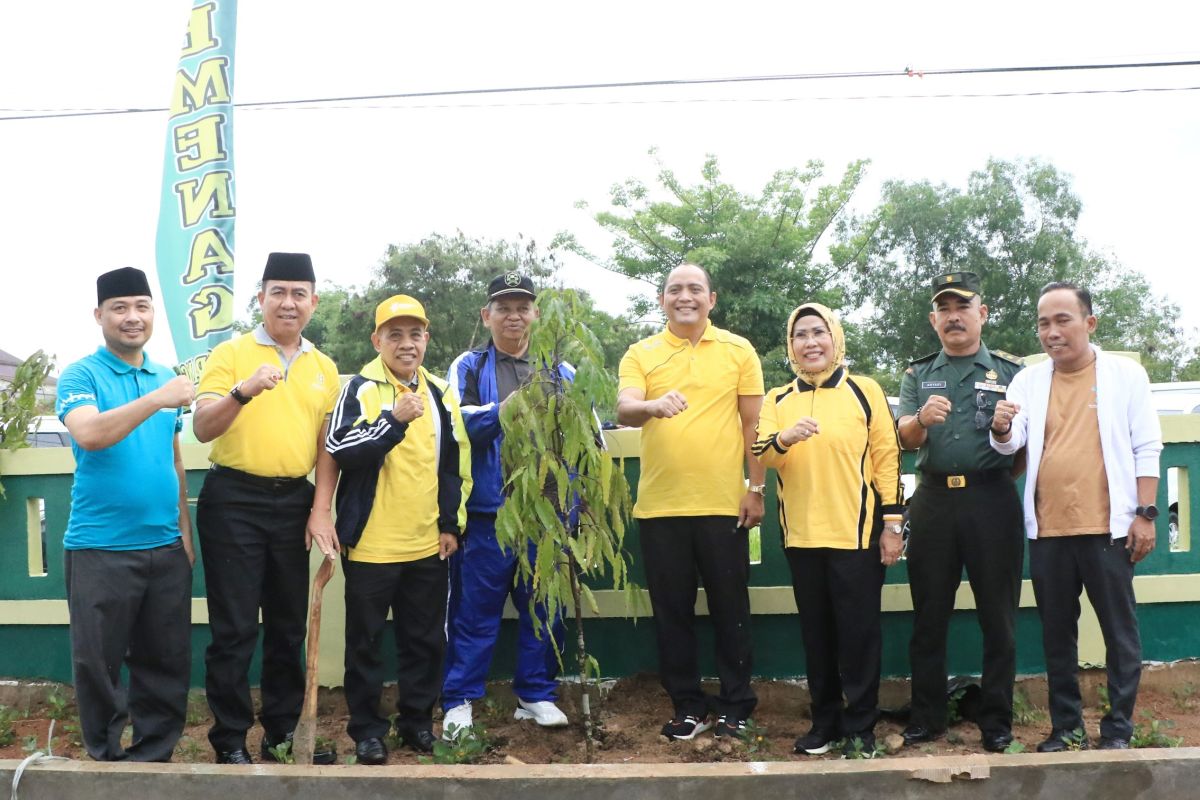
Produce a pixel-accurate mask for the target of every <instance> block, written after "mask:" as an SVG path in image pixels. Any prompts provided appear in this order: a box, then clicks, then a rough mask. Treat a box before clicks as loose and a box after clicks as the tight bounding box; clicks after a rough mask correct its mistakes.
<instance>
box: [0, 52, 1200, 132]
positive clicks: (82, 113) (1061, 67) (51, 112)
mask: <svg viewBox="0 0 1200 800" xmlns="http://www.w3.org/2000/svg"><path fill="white" fill-rule="evenodd" d="M1195 66H1200V60H1190V61H1138V62H1123V63H1106V64H1053V65H1026V66H1005V67H959V68H944V69H927V70H919V69H914V68H913V67H911V66H909V67H905V68H904V69H903V70H900V71H855V72H812V73H796V74H789V75H751V76H734V77H724V78H674V79H659V80H642V81H609V82H602V83H573V84H547V85H532V86H506V87H490V88H475V89H446V90H437V91H422V92H395V93H390V94H373V95H348V96H341V97H315V98H307V99H291V100H260V101H251V102H241V103H234V104H233V106H234V107H235V108H246V109H268V108H278V107H287V106H318V105H328V104H330V103H359V102H368V101H379V100H413V99H426V98H433V97H463V96H472V95H494V94H522V93H533V92H563V91H596V90H602V89H644V88H654V87H682V86H714V85H721V84H741V83H773V82H780V81H813V80H860V79H864V78H924V77H931V76H946V75H997V74H1017V73H1046V72H1078V71H1094V70H1115V69H1161V68H1164V67H1176V68H1177V67H1195ZM1130 91H1134V90H1075V91H1070V92H1068V91H1064V92H1057V93H1054V92H1033V93H1025V92H1004V93H995V94H977V95H942V97H956V96H962V97H969V96H974V97H1021V96H1038V95H1039V94H1105V93H1127V92H1130ZM1147 91H1173V89H1171V88H1161V89H1157V90H1147ZM908 96H909V95H905V97H908ZM914 96H917V97H937V95H914ZM881 97H882V96H881ZM897 97H898V96H897ZM822 99H839V98H822ZM840 99H873V98H871V97H870V96H861V97H846V98H840ZM626 102H632V103H637V102H647V101H626ZM649 102H655V101H649ZM657 102H664V101H657ZM665 102H670V101H665ZM569 104H571V103H566V102H563V103H548V104H544V105H569ZM575 104H578V105H584V104H586V102H579V103H575ZM513 105H518V104H513ZM458 107H462V108H469V107H471V106H458ZM5 110H9V111H35V112H36V113H28V114H22V115H16V116H4V117H0V122H10V121H17V120H29V119H62V118H70V117H96V116H113V115H123V114H149V113H160V112H163V111H167V110H169V109H167V108H166V107H156V108H137V107H133V108H105V109H44V110H34V109H5ZM43 112H44V113H43Z"/></svg>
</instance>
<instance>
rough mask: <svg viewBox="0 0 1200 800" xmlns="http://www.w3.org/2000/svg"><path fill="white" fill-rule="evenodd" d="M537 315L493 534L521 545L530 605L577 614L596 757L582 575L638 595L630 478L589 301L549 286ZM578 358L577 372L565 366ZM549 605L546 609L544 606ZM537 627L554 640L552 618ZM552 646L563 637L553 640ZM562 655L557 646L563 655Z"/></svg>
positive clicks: (505, 418) (592, 603)
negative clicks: (608, 444) (616, 457)
mask: <svg viewBox="0 0 1200 800" xmlns="http://www.w3.org/2000/svg"><path fill="white" fill-rule="evenodd" d="M537 306H538V311H539V314H540V316H539V319H538V320H537V321H536V322H535V323H534V324H533V325H532V326H531V328H530V342H529V361H530V363H531V364H532V365H534V372H533V379H532V381H531V382H530V383H529V384H528V385H527V386H524V387H522V388H521V389H519V390H518V391H516V392H513V393H512V394H511V395H510V396H509V399H508V401H507V402H506V403H505V404H504V406H503V408H502V412H501V414H500V423H501V426H502V428H503V430H504V444H503V446H502V447H501V451H500V459H501V463H502V465H503V468H504V475H505V485H506V492H507V494H508V497H507V499H506V500H505V502H504V505H503V506H501V507H500V512H499V514H498V515H497V517H496V539H497V541H498V543H499V544H500V546H501V547H504V548H507V549H510V550H512V551H513V552H514V553H516V554H517V564H518V567H517V576H516V580H519V581H528V582H529V584H530V586H531V589H532V591H531V593H530V594H531V597H530V601H529V602H530V613H531V615H532V616H533V617H534V618H535V619H537V618H544V619H546V620H555V619H558V617H559V615H561V614H563V612H564V609H565V608H568V607H569V608H571V609H572V610H573V611H574V614H575V637H576V658H577V667H578V670H579V681H580V689H581V702H580V707H581V710H582V717H583V726H584V737H585V743H586V750H587V756H588V760H589V761H590V760H591V757H592V745H593V741H594V738H595V736H594V734H595V730H596V728H595V723H594V721H593V719H592V715H591V681H592V679H594V678H597V677H599V665H598V663H597V662H596V659H595V657H594V656H592V655H591V654H590V653H588V650H587V642H586V639H585V637H584V628H583V613H584V604H586V605H587V606H588V607H589V608H590V609H591V610H592V612H593V613H598V611H599V609H598V607H597V604H596V599H595V597H594V596H593V594H592V590H591V589H590V588H589V586H588V584H587V583H585V579H589V580H592V581H595V580H599V579H602V578H604V576H605V575H610V576H611V580H612V585H613V588H614V589H624V590H625V592H626V595H627V599H628V600H629V601H630V602H632V601H633V600H634V599H635V598H634V593H635V587H634V586H633V585H632V584H630V583H629V582H628V579H627V574H628V571H627V564H626V560H625V553H624V550H623V549H622V545H623V541H624V536H625V521H626V519H627V518H628V516H629V510H630V499H629V484H628V483H627V482H626V480H625V474H624V470H623V469H622V468H621V464H619V463H614V462H613V458H612V456H611V454H610V453H608V452H607V451H606V450H605V449H604V446H603V438H602V437H601V435H600V430H599V425H598V423H597V420H596V416H595V414H594V413H593V405H599V404H601V403H606V404H608V405H611V403H612V400H613V395H614V393H615V391H616V385H615V381H614V379H613V376H612V374H611V373H609V372H608V371H606V370H605V368H604V359H603V355H602V353H603V351H602V349H601V346H600V342H599V341H598V340H597V338H596V336H595V335H594V334H593V333H592V332H591V331H590V330H588V328H587V326H586V325H584V324H583V323H582V322H581V321H580V320H581V319H582V318H583V313H582V312H583V304H582V303H581V302H580V298H579V296H578V295H577V294H576V293H575V292H573V291H570V290H545V291H543V292H542V293H541V294H540V295H539V296H538V300H537ZM564 363H567V364H571V365H573V366H574V368H575V376H574V380H573V381H570V380H567V379H566V378H565V377H563V375H562V371H561V370H560V367H561V365H563V364H564ZM543 609H544V610H543ZM544 627H545V630H541V631H539V635H548V636H550V637H551V639H552V640H553V638H554V631H553V625H546V626H544ZM554 648H555V652H556V653H558V652H560V648H561V643H559V642H554ZM561 659H562V656H561V654H560V655H559V660H560V664H561Z"/></svg>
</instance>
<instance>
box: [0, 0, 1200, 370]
mask: <svg viewBox="0 0 1200 800" xmlns="http://www.w3.org/2000/svg"><path fill="white" fill-rule="evenodd" d="M190 7H191V3H190V1H189V0H121V2H118V3H111V2H110V3H99V2H92V3H85V2H73V1H71V0H61V1H60V2H53V3H51V2H37V3H18V2H8V3H4V4H3V5H2V6H0V75H2V76H3V78H2V79H0V109H3V110H2V111H0V116H9V115H12V114H13V113H15V112H14V111H13V110H14V109H47V110H49V109H56V110H57V109H67V108H128V107H161V106H164V105H165V104H166V102H167V99H168V96H169V94H170V89H171V84H172V76H173V73H174V69H175V65H176V62H177V60H178V56H179V48H180V45H181V42H182V38H183V32H184V27H185V21H186V18H187V14H188V11H189V9H190ZM238 22H239V24H238V48H237V61H236V65H235V70H236V77H235V81H236V83H235V100H237V101H239V102H251V101H266V100H278V99H302V98H321V97H333V96H347V95H369V94H387V93H397V92H412V91H431V90H441V89H464V88H484V87H497V86H524V85H546V84H566V83H582V82H608V81H635V80H647V79H670V78H704V77H728V76H747V75H773V74H797V73H814V72H820V73H825V72H834V71H862V70H901V69H903V68H904V67H905V66H908V65H911V66H912V67H914V68H916V69H936V68H947V67H991V66H1014V65H1040V64H1068V63H1108V62H1114V61H1120V62H1126V61H1164V60H1195V59H1197V58H1200V45H1198V44H1197V33H1196V32H1197V31H1198V30H1200V4H1194V3H1183V2H1141V3H1128V2H1122V3H1108V2H1087V3H1082V2H1081V3H1076V2H1054V3H1051V2H1046V1H1045V0H1042V2H1025V0H1017V1H1016V2H1008V3H1003V4H1000V3H967V2H961V0H959V1H958V2H925V3H894V2H888V3H850V2H845V3H827V4H820V6H819V7H818V6H817V4H809V3H757V2H746V1H743V2H736V3H735V2H728V1H726V2H721V3H709V2H686V3H683V2H679V3H676V2H659V3H654V2H644V1H643V2H624V1H623V0H609V1H608V2H605V3H590V4H582V3H566V2H561V1H560V2H547V3H497V2H489V3H464V2H458V3H421V4H415V3H404V2H353V1H352V0H343V2H337V3H332V2H322V3H317V2H306V1H304V0H288V1H287V2H284V0H243V1H242V3H241V8H240V9H239V20H238ZM1189 86H1191V87H1200V68H1197V67H1191V68H1175V69H1153V70H1151V69H1142V70H1127V71H1088V72H1078V73H1068V74H1046V73H1040V74H1034V75H1005V76H984V77H970V78H965V77H964V78H951V77H933V76H927V77H924V78H912V79H907V78H905V79H902V78H889V79H878V80H855V81H803V82H772V83H769V84H737V85H730V86H704V87H690V88H669V89H668V88H659V89H622V90H605V91H598V92H557V93H549V94H546V93H542V94H536V95H534V94H521V95H491V96H485V97H474V98H465V99H464V98H439V99H433V100H423V101H390V100H389V101H379V102H373V103H348V104H339V107H336V108H330V107H322V108H319V109H312V108H309V109H287V110H279V109H276V110H257V109H238V110H237V112H236V114H235V123H234V124H235V140H234V141H235V144H234V147H235V158H236V165H237V177H236V202H237V234H236V236H237V264H238V273H237V277H236V285H235V289H236V293H237V297H238V301H237V308H238V313H239V316H240V315H241V310H242V309H243V308H244V307H245V304H246V301H247V300H248V299H249V297H250V296H251V294H252V293H253V291H254V284H255V282H256V281H257V279H258V277H259V276H260V275H261V270H262V264H263V262H264V260H265V258H266V254H267V253H268V252H270V251H272V250H290V251H307V252H310V253H312V255H313V258H314V261H315V264H316V268H317V274H318V278H319V279H321V280H331V281H333V282H336V283H339V284H362V283H365V282H366V281H367V280H368V279H369V278H370V273H371V269H372V268H373V267H374V266H375V265H376V264H377V263H378V261H379V259H380V258H381V256H382V254H383V252H384V250H385V248H386V247H387V245H388V244H389V243H403V242H413V241H417V240H419V239H420V238H422V237H424V236H426V235H428V234H430V233H433V232H444V233H453V232H454V231H455V230H456V229H461V230H463V231H464V232H466V233H467V234H469V235H471V236H481V237H488V238H500V237H503V238H514V237H515V236H516V235H517V234H518V233H521V234H524V235H525V236H526V237H533V238H535V239H536V240H538V241H539V242H543V243H548V242H549V241H550V239H551V238H552V236H553V235H554V234H555V233H556V232H558V231H561V230H569V231H572V232H574V233H576V234H577V235H578V236H579V237H580V239H581V240H582V241H583V242H584V243H585V244H586V245H588V246H589V247H591V248H592V249H593V250H600V251H604V250H606V249H607V247H608V244H609V238H608V237H607V236H606V235H604V234H603V232H602V231H600V230H599V228H598V227H597V226H596V225H595V223H594V222H592V221H591V218H590V215H589V213H588V212H587V211H582V210H579V209H577V208H576V207H575V203H576V201H579V200H585V201H587V202H588V203H590V204H591V206H592V209H593V210H598V209H600V208H602V207H604V206H605V204H606V201H607V196H608V190H609V188H610V187H611V186H612V185H613V184H614V183H616V182H618V181H621V180H624V179H626V178H629V177H640V178H643V179H645V180H648V181H650V180H652V179H653V176H654V174H655V172H656V169H657V167H656V165H655V163H654V161H653V160H652V159H651V158H649V157H648V156H647V154H646V153H647V150H648V149H649V148H650V147H652V146H657V147H658V148H659V153H660V158H661V159H662V160H663V161H664V162H665V163H666V165H667V166H669V167H671V168H672V169H674V170H675V171H676V172H677V173H678V174H679V175H680V176H681V177H682V178H684V179H685V180H689V181H692V180H695V179H696V178H697V177H698V171H699V167H700V165H701V162H702V160H703V158H704V155H705V154H706V153H714V154H716V155H718V156H719V158H720V161H721V166H722V169H723V172H724V174H725V176H726V178H728V179H729V180H731V181H732V182H733V183H735V184H736V185H737V186H738V187H739V188H740V189H742V190H743V191H747V192H753V191H757V189H758V188H760V187H761V185H762V184H763V183H764V182H765V181H766V180H767V179H768V178H769V177H770V175H771V173H773V172H774V171H775V170H777V169H781V168H787V167H793V166H802V165H803V164H804V163H805V162H806V161H808V160H809V159H821V160H823V161H825V162H826V164H827V170H828V173H827V174H828V175H829V176H830V178H831V179H834V178H836V177H837V176H838V175H840V173H841V170H842V169H843V168H844V167H845V164H846V163H847V162H848V161H850V160H852V159H856V158H869V159H871V161H872V165H871V168H870V177H869V180H868V181H867V182H866V183H865V184H864V185H863V187H862V188H861V189H860V191H859V195H858V200H857V207H858V209H859V210H864V211H865V210H866V209H869V208H870V207H871V206H872V205H873V204H874V203H875V201H876V200H877V198H878V190H879V185H880V183H881V182H882V181H884V180H887V179H891V178H902V179H907V180H921V179H929V180H932V181H937V182H943V181H944V182H948V183H950V184H952V185H956V186H963V185H965V183H966V179H967V176H968V174H969V173H970V172H971V171H972V170H975V169H979V168H981V167H982V166H983V165H984V163H985V161H986V160H987V158H989V157H997V158H1003V159H1022V158H1035V157H1036V158H1041V159H1045V160H1047V161H1049V162H1051V163H1053V164H1054V165H1055V166H1056V167H1058V168H1059V169H1061V170H1062V171H1064V172H1066V173H1068V174H1069V175H1070V176H1072V178H1073V185H1074V188H1075V191H1076V192H1077V193H1078V195H1079V196H1080V197H1081V198H1082V200H1083V204H1084V213H1083V218H1082V221H1081V230H1082V233H1083V235H1084V236H1085V237H1086V238H1087V239H1088V240H1089V242H1090V244H1091V245H1092V247H1094V248H1096V249H1097V250H1100V251H1102V252H1105V253H1108V254H1111V255H1113V256H1115V257H1116V258H1117V259H1119V260H1120V261H1121V262H1122V263H1123V264H1125V265H1126V266H1128V267H1130V268H1134V269H1138V270H1141V271H1142V272H1144V273H1146V274H1147V275H1148V276H1150V278H1151V281H1152V283H1153V286H1154V288H1155V289H1156V291H1158V292H1161V293H1166V294H1169V295H1170V297H1171V298H1172V299H1173V300H1174V301H1175V302H1177V303H1179V304H1180V305H1181V306H1182V307H1183V309H1184V314H1185V320H1186V322H1187V323H1188V325H1189V326H1197V325H1200V307H1198V306H1197V303H1196V302H1195V300H1194V299H1193V298H1194V297H1195V295H1196V294H1197V289H1200V277H1197V275H1198V270H1197V266H1198V265H1197V260H1198V259H1197V255H1196V250H1195V247H1194V245H1193V243H1192V241H1191V238H1190V234H1191V232H1192V231H1193V230H1194V228H1195V226H1196V225H1197V219H1198V217H1200V215H1198V213H1197V212H1198V211H1200V203H1198V202H1197V199H1196V187H1197V186H1198V185H1200V91H1163V92H1141V93H1130V94H1115V93H1104V94H1075V95H1067V96H1049V97H1046V96H1042V97H988V98H963V97H959V98H954V99H931V98H921V97H914V95H931V94H999V93H1030V92H1045V91H1056V90H1057V91H1061V90H1068V91H1080V90H1096V89H1106V90H1114V89H1125V88H1139V87H1140V88H1168V87H1189ZM878 95H887V96H889V97H888V98H887V99H882V98H879V99H846V98H849V97H850V96H854V97H860V98H861V97H864V96H878ZM824 98H836V99H824ZM368 106H369V107H368ZM165 130H166V114H165V112H162V113H145V114H131V115H121V116H106V117H93V118H67V119H53V120H28V121H7V122H4V121H0V159H2V160H0V164H2V165H3V171H2V172H0V180H2V181H3V185H2V189H0V231H2V232H3V244H2V251H0V252H2V253H3V258H2V260H0V349H4V350H8V351H9V352H12V353H14V354H16V355H18V356H22V357H23V356H27V355H29V353H30V352H32V351H33V350H34V349H36V348H39V347H41V348H44V349H46V350H47V351H49V352H52V353H55V354H56V355H57V356H58V359H59V369H61V368H62V367H63V366H65V364H66V363H68V362H70V361H72V360H74V359H76V358H79V357H80V356H82V355H85V354H86V353H88V352H90V351H91V350H93V349H94V348H95V347H96V345H97V344H99V342H100V336H99V330H98V329H97V327H96V326H95V324H94V323H93V322H92V319H91V309H92V308H93V306H94V305H95V277H96V275H97V274H99V273H100V272H103V271H105V270H107V269H111V268H113V267H116V266H124V265H134V266H139V267H142V268H144V269H146V270H147V272H149V273H151V275H152V281H153V280H155V279H154V277H153V269H154V233H155V227H156V224H157V215H158V201H159V192H160V182H161V180H162V162H163V148H164V143H165ZM567 279H568V281H569V282H571V283H574V284H575V285H579V286H581V287H584V288H588V289H591V290H593V291H595V292H596V293H597V294H598V295H599V296H600V298H601V300H602V303H603V305H605V307H607V308H608V310H610V311H614V312H615V311H621V310H623V309H624V307H625V305H626V303H625V298H626V297H627V295H628V293H629V292H630V291H633V290H636V289H637V287H636V286H631V285H629V284H628V283H626V282H624V281H623V280H621V279H618V278H615V277H613V276H611V275H610V274H609V273H606V272H604V271H602V270H599V269H597V268H591V267H587V266H585V265H583V264H580V263H575V264H572V265H571V268H570V269H569V270H568V274H567ZM481 293H482V292H481ZM162 314H163V311H162V309H161V308H160V310H159V315H160V319H159V324H158V327H157V330H156V336H155V339H154V340H153V341H152V342H151V344H150V348H149V351H150V353H151V354H152V355H153V356H154V357H155V358H157V359H158V360H161V361H168V360H170V358H171V356H172V355H173V348H172V347H171V346H170V342H169V338H170V337H169V332H168V329H167V326H166V324H165V319H162ZM433 330H434V335H436V332H437V320H433ZM367 333H368V332H367V331H364V332H363V335H364V336H366V335H367ZM351 366H355V365H351ZM345 368H348V367H344V369H345Z"/></svg>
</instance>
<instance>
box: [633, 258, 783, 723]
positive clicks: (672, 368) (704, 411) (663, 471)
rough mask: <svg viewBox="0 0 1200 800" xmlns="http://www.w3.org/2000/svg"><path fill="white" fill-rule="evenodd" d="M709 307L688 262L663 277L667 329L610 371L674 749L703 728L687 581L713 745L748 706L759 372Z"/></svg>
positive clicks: (759, 511)
mask: <svg viewBox="0 0 1200 800" xmlns="http://www.w3.org/2000/svg"><path fill="white" fill-rule="evenodd" d="M716 302H717V295H716V293H715V292H713V291H712V281H711V280H710V279H709V276H708V273H707V272H705V271H704V270H703V269H701V268H700V267H698V266H696V265H694V264H681V265H680V266H678V267H676V268H675V269H673V270H672V271H671V272H670V274H668V275H667V279H666V281H665V282H664V284H663V291H662V295H661V296H660V297H659V305H660V306H661V307H662V309H663V312H664V313H665V314H666V317H667V327H666V329H665V330H663V331H662V332H661V333H658V334H656V335H654V336H651V337H649V338H647V339H643V340H642V341H640V342H637V343H635V344H634V345H632V346H631V347H630V348H629V350H628V352H626V353H625V357H624V358H622V359H621V367H620V390H619V395H618V398H617V419H618V420H619V421H620V422H621V424H623V425H633V426H638V425H640V426H642V452H641V470H642V472H641V480H640V481H639V483H638V497H637V503H636V505H635V506H634V509H633V515H634V517H636V518H637V520H638V526H639V529H640V532H641V542H642V559H643V563H644V566H645V569H646V583H647V588H649V590H650V603H651V606H652V607H653V611H654V626H655V631H656V635H657V639H658V661H659V676H660V679H661V680H662V685H663V688H664V689H666V690H667V694H668V695H670V697H671V702H672V703H673V704H674V717H673V718H672V719H671V721H670V722H668V723H667V724H666V725H664V726H663V729H662V733H663V735H664V736H666V737H668V738H672V739H691V738H693V737H694V736H696V734H698V733H701V732H702V731H705V730H708V728H710V727H711V726H712V722H711V720H710V718H709V707H710V702H709V699H708V698H706V697H705V696H704V692H703V691H702V689H701V687H700V665H699V660H698V653H697V644H696V632H695V614H694V608H695V605H696V591H697V581H696V578H697V573H699V577H700V579H701V580H702V581H703V583H704V590H705V594H706V595H707V598H708V613H709V618H710V619H711V620H712V625H713V632H714V634H715V638H716V661H717V674H718V676H719V677H720V679H721V693H720V695H719V697H717V698H716V703H715V705H716V711H717V714H718V715H719V718H718V720H717V730H716V735H717V736H736V735H737V734H738V733H739V732H740V731H741V729H742V727H743V725H744V723H745V720H746V718H747V717H749V716H750V712H751V711H753V710H754V706H755V703H756V702H757V699H756V698H755V695H754V690H753V688H751V686H750V676H751V666H752V664H751V640H750V595H749V590H748V589H747V580H748V579H749V573H750V555H749V542H748V537H747V531H748V530H749V529H750V528H752V527H754V526H755V525H757V524H758V523H759V522H760V521H761V520H762V516H763V492H764V491H765V486H764V480H765V477H764V476H765V474H766V471H765V469H764V468H763V467H762V465H760V464H759V463H758V460H757V459H756V458H754V456H753V455H752V453H751V450H750V448H751V446H752V445H753V444H754V439H755V431H754V429H755V425H756V423H757V422H758V412H759V410H760V408H761V407H762V398H763V376H762V365H761V364H760V363H759V360H758V354H757V353H755V352H754V346H753V345H751V344H750V342H748V341H747V340H746V339H744V338H742V337H741V336H737V335H735V334H732V333H730V332H729V331H725V330H721V329H720V328H717V327H715V326H713V324H712V323H711V322H709V319H708V315H709V312H710V311H712V308H713V306H714V305H716ZM743 466H744V467H745V469H746V470H748V473H749V477H750V487H749V491H747V489H746V484H745V479H744V477H743V476H744V475H745V474H746V473H744V472H743Z"/></svg>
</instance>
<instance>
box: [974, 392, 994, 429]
mask: <svg viewBox="0 0 1200 800" xmlns="http://www.w3.org/2000/svg"><path fill="white" fill-rule="evenodd" d="M975 408H976V409H978V410H977V411H976V412H975V430H977V431H981V430H983V429H984V428H988V427H991V424H992V415H991V414H989V413H987V412H988V404H987V395H986V394H984V393H983V392H982V391H978V392H976V393H975Z"/></svg>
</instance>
